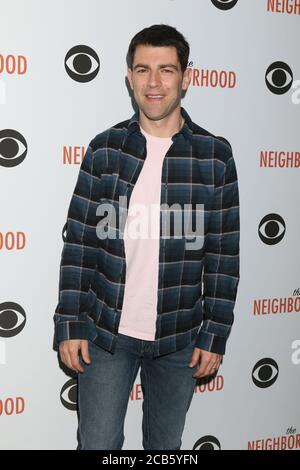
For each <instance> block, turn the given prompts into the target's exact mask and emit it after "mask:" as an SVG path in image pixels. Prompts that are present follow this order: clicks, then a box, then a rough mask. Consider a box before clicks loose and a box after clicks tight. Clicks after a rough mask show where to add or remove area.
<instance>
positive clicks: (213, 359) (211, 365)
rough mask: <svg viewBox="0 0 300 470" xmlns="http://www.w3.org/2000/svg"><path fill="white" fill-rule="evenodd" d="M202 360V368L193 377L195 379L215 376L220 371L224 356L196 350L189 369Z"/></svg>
mask: <svg viewBox="0 0 300 470" xmlns="http://www.w3.org/2000/svg"><path fill="white" fill-rule="evenodd" d="M200 358H201V361H200V367H199V368H198V370H197V372H196V373H195V374H194V375H193V377H194V378H195V379H199V378H201V377H205V376H207V375H213V374H214V373H215V372H216V371H217V370H218V369H219V367H220V364H221V362H222V358H223V356H222V355H221V354H216V353H213V352H209V351H205V350H204V349H200V348H194V351H193V355H192V359H191V362H190V364H189V367H194V366H195V365H196V364H197V363H198V362H199V359H200Z"/></svg>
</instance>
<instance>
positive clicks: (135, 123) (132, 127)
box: [127, 106, 193, 140]
mask: <svg viewBox="0 0 300 470" xmlns="http://www.w3.org/2000/svg"><path fill="white" fill-rule="evenodd" d="M180 110H181V116H182V117H183V118H184V119H185V122H184V125H183V126H182V128H181V129H180V131H179V132H177V133H176V134H174V135H173V136H172V140H173V139H174V137H175V136H176V135H178V134H183V135H184V136H185V137H187V138H188V139H191V138H192V136H193V122H192V120H191V118H190V116H189V114H188V113H187V111H186V110H185V109H184V108H183V107H182V106H181V108H180ZM134 131H139V132H141V129H140V125H139V109H138V110H137V111H136V112H135V113H134V114H133V115H132V117H131V119H130V121H129V123H128V130H127V133H128V135H129V134H131V133H132V132H134Z"/></svg>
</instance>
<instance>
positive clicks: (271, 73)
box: [265, 61, 293, 95]
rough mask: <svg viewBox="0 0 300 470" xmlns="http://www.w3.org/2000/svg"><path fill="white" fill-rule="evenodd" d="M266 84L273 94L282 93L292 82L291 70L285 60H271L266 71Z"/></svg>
mask: <svg viewBox="0 0 300 470" xmlns="http://www.w3.org/2000/svg"><path fill="white" fill-rule="evenodd" d="M265 80H266V85H267V87H268V88H269V90H270V91H271V92H272V93H275V95H283V94H284V93H286V92H287V91H288V90H289V89H290V88H291V86H292V84H293V72H292V70H291V68H290V67H289V66H288V64H286V63H285V62H280V61H278V62H273V64H271V65H270V66H269V67H268V68H267V71H266V75H265Z"/></svg>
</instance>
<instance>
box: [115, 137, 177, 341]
mask: <svg viewBox="0 0 300 470" xmlns="http://www.w3.org/2000/svg"><path fill="white" fill-rule="evenodd" d="M141 132H142V133H143V134H144V136H145V137H146V140H147V156H146V159H145V161H144V164H143V168H142V170H141V172H140V174H139V177H138V180H137V182H136V184H135V186H134V188H133V191H132V194H131V198H130V203H129V207H128V216H127V219H126V223H125V227H124V247H125V258H126V280H125V291H124V300H123V308H122V313H121V319H120V324H119V333H121V334H124V335H127V336H132V337H134V338H139V339H144V340H148V341H153V340H154V339H155V332H156V317H157V290H158V269H159V229H160V226H159V222H160V218H159V216H160V194H161V175H162V165H163V160H164V157H165V154H166V153H167V151H168V149H169V147H170V145H171V144H172V138H171V137H155V136H153V135H150V134H148V133H147V132H145V131H144V130H143V129H142V128H141ZM134 206H135V207H134Z"/></svg>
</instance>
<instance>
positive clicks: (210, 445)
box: [192, 436, 221, 450]
mask: <svg viewBox="0 0 300 470" xmlns="http://www.w3.org/2000/svg"><path fill="white" fill-rule="evenodd" d="M192 450H221V444H220V441H219V440H218V439H217V438H216V437H215V436H203V437H201V438H200V439H198V441H197V442H196V443H195V444H194V447H193V449H192Z"/></svg>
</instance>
